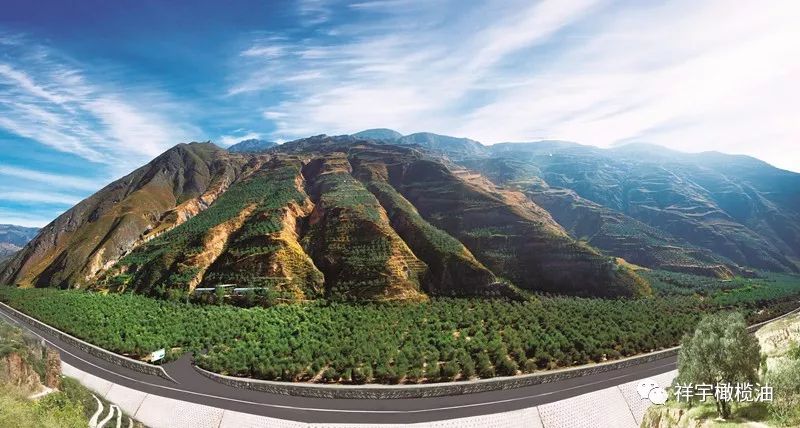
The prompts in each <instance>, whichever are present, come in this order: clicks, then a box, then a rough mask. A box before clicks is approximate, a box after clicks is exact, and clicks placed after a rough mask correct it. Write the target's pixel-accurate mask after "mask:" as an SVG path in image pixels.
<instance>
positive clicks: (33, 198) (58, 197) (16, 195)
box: [0, 191, 82, 207]
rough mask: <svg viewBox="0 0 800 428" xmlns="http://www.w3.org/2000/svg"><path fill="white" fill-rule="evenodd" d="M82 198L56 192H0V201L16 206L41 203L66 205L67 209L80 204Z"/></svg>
mask: <svg viewBox="0 0 800 428" xmlns="http://www.w3.org/2000/svg"><path fill="white" fill-rule="evenodd" d="M81 199H82V198H79V197H76V196H73V195H67V194H63V193H56V192H42V191H39V192H26V191H0V201H9V202H13V203H16V204H20V203H21V204H29V203H42V204H56V205H66V206H68V207H70V206H72V205H75V204H76V203H78V202H80V200H81Z"/></svg>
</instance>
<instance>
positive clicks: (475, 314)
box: [0, 272, 800, 383]
mask: <svg viewBox="0 0 800 428" xmlns="http://www.w3.org/2000/svg"><path fill="white" fill-rule="evenodd" d="M647 276H649V277H651V280H653V282H654V285H655V289H656V291H657V293H658V295H657V296H656V297H651V298H641V299H590V298H573V297H553V296H537V297H536V298H534V299H531V300H530V301H525V302H512V301H506V300H500V299H496V300H490V299H463V298H459V299H456V298H437V299H432V300H431V301H429V302H424V303H369V304H350V303H331V302H325V301H317V302H314V303H309V304H293V305H277V306H272V307H268V308H262V307H255V308H249V309H244V308H239V307H235V306H231V305H220V306H210V305H196V304H187V303H177V302H170V301H165V300H157V299H152V298H147V297H144V296H140V295H134V294H128V293H125V294H100V293H93V292H85V291H64V290H55V289H17V288H12V287H0V300H2V301H4V302H7V303H9V304H10V305H11V306H14V307H16V308H17V309H19V310H21V311H23V312H25V313H27V314H30V315H32V316H35V317H36V318H38V319H40V320H42V321H44V322H46V323H48V324H50V325H53V326H54V327H57V328H59V329H62V330H64V331H67V332H69V333H71V334H74V335H76V336H78V337H80V338H83V339H85V340H87V341H89V342H92V343H95V344H97V345H100V346H102V347H104V348H107V349H110V350H113V351H116V352H120V353H124V354H128V355H133V356H141V355H145V354H147V353H149V352H151V351H153V350H155V349H158V348H162V347H164V348H168V349H172V348H175V350H174V352H173V355H171V356H172V357H174V356H175V355H177V354H178V353H180V352H183V351H194V352H196V353H201V352H202V351H206V353H205V354H204V355H202V356H201V357H199V358H198V362H199V365H200V366H202V367H204V368H206V369H209V370H212V371H215V372H219V373H224V374H230V375H235V376H250V377H256V378H262V379H270V380H283V381H315V382H343V383H364V382H378V383H410V382H433V381H446V380H453V379H456V380H458V379H465V378H472V377H480V378H489V377H493V376H500V375H511V374H517V373H522V372H533V371H538V370H546V369H554V368H559V367H566V366H572V365H578V364H586V363H590V362H600V361H605V360H610V359H616V358H620V357H624V356H629V355H634V354H638V353H642V352H648V351H651V350H656V349H661V348H666V347H670V346H673V345H676V344H678V342H679V340H680V338H681V337H682V335H683V334H684V333H685V332H687V331H690V330H692V329H693V328H694V326H695V324H696V323H697V321H698V320H699V319H700V317H701V315H702V314H703V313H705V312H710V311H715V310H721V309H731V308H733V309H740V310H742V311H743V312H745V314H746V315H747V316H748V320H749V321H750V322H756V321H760V320H763V319H767V318H770V317H773V316H775V315H777V314H779V313H781V312H785V311H787V310H789V309H791V308H793V307H794V306H797V300H798V297H800V280H799V279H798V278H797V277H792V276H787V275H782V276H770V277H768V278H766V279H737V280H735V281H732V282H723V281H719V280H708V279H701V278H699V277H692V276H690V275H685V274H672V273H663V272H649V273H647ZM692 279H694V280H695V281H706V282H703V283H702V284H703V285H702V286H698V287H699V288H692V284H690V282H689V280H692ZM723 285H724V286H723ZM687 289H689V290H690V291H691V292H689V291H687ZM177 348H180V349H177Z"/></svg>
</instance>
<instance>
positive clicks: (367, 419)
mask: <svg viewBox="0 0 800 428" xmlns="http://www.w3.org/2000/svg"><path fill="white" fill-rule="evenodd" d="M0 316H1V317H2V318H5V319H7V320H9V322H12V323H14V324H17V325H19V326H20V327H21V328H24V329H26V330H28V331H31V332H32V333H34V334H36V335H37V336H39V337H41V338H42V339H43V340H45V341H46V342H47V343H48V344H50V346H52V347H53V348H55V349H57V350H58V351H59V352H60V354H61V359H62V360H63V361H65V362H66V363H68V364H70V365H72V366H74V367H76V368H78V369H80V370H82V371H84V372H87V373H91V374H93V375H95V376H98V377H100V378H103V379H105V380H107V381H109V382H113V383H116V384H119V385H122V386H126V387H128V388H131V389H135V390H139V391H142V392H146V393H149V394H155V395H160V396H165V397H169V398H174V399H177V400H183V401H189V402H194V403H199V404H204V405H207V406H213V407H218V408H222V409H228V410H233V411H237V412H244V413H251V414H255V415H261V416H269V417H272V418H280V419H289V420H294V421H301V422H312V423H320V422H324V423H395V424H408V423H417V422H427V421H434V420H442V419H452V418H462V417H469V416H477V415H483V414H491V413H500V412H507V411H511V410H518V409H523V408H527V407H533V406H538V405H540V404H545V403H549V402H552V401H558V400H563V399H566V398H570V397H573V396H576V395H580V394H585V393H588V392H592V391H596V390H599V389H604V388H609V387H612V386H616V385H619V384H622V383H626V382H631V381H634V380H638V379H643V378H647V377H650V376H654V375H657V374H660V373H664V372H667V371H670V370H674V369H675V367H676V357H666V358H663V359H660V360H656V361H652V362H649V363H644V364H640V365H637V366H633V367H628V368H624V369H618V370H614V371H610V372H606V373H599V374H595V375H589V376H583V377H578V378H574V379H567V380H563V381H558V382H552V383H545V384H540V385H533V386H528V387H523V388H517V389H509V390H499V391H490V392H481V393H475V394H466V395H456V396H446V397H432V398H414V399H385V400H359V399H348V400H344V399H335V400H334V399H326V398H307V397H294V396H287V395H276V394H268V393H264V392H257V391H251V390H247V389H239V388H233V387H229V386H226V385H222V384H220V383H217V382H215V381H213V380H211V379H208V378H206V377H204V376H202V375H200V374H199V373H197V372H196V371H195V370H194V368H192V366H191V356H188V355H186V356H184V357H183V358H181V359H180V360H178V361H175V362H172V363H168V364H165V365H164V369H166V371H167V373H168V374H169V375H170V376H171V377H172V378H173V379H175V381H176V382H177V384H176V383H172V382H169V381H167V380H165V379H162V378H160V377H157V376H150V375H146V374H142V373H139V372H135V371H132V370H129V369H126V368H123V367H119V366H116V365H113V364H111V363H108V362H106V361H105V360H101V359H99V358H97V357H94V356H92V355H89V354H87V353H86V352H83V351H81V350H80V349H77V348H75V347H73V346H71V345H69V344H67V343H64V342H62V341H60V340H58V339H56V338H54V337H52V336H50V335H49V334H47V333H46V332H44V331H41V330H40V329H39V328H38V327H33V326H31V325H29V324H27V323H20V322H17V320H16V319H15V318H13V317H12V316H11V314H10V313H9V312H8V311H7V310H6V309H5V308H2V307H1V306H0Z"/></svg>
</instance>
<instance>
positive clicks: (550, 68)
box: [229, 0, 800, 171]
mask: <svg viewBox="0 0 800 428" xmlns="http://www.w3.org/2000/svg"><path fill="white" fill-rule="evenodd" d="M317 5H318V6H319V4H317ZM351 9H352V10H356V11H357V12H358V13H360V14H362V15H360V16H361V20H360V21H358V22H345V23H342V24H337V23H338V22H339V21H337V20H336V17H335V16H334V15H331V14H330V9H326V10H328V12H329V15H328V17H327V19H326V20H325V24H324V25H325V26H326V27H325V28H326V29H327V30H328V32H327V33H326V34H328V36H327V37H312V38H309V39H302V40H299V41H295V42H292V43H290V42H288V41H286V40H283V41H282V42H281V43H282V44H281V45H280V46H281V56H280V59H279V60H275V59H274V58H272V57H269V55H267V58H265V57H258V56H249V57H239V60H238V61H237V64H236V66H237V67H236V69H237V70H241V69H244V70H246V71H245V73H243V74H238V75H236V76H235V78H236V83H235V84H234V85H232V86H231V88H230V90H229V94H231V95H245V94H247V93H251V92H258V91H267V90H268V91H281V92H283V93H286V94H288V97H286V98H284V99H283V100H282V101H281V102H278V103H277V104H274V103H273V104H267V105H264V106H263V108H264V116H265V118H266V119H268V120H271V121H273V123H274V124H275V126H276V127H277V130H276V132H275V133H274V135H273V136H272V138H278V137H284V138H296V137H302V136H305V135H310V134H317V133H322V132H324V133H328V134H336V133H347V132H352V131H356V130H360V129H363V128H371V127H391V128H395V129H397V130H399V131H401V132H414V131H420V130H429V131H434V132H441V133H447V134H453V135H459V136H469V137H472V138H475V139H478V140H481V141H484V142H486V143H494V142H500V141H520V140H522V141H530V140H535V139H539V138H555V139H565V140H573V141H579V142H582V143H586V144H594V145H599V146H610V145H614V144H619V143H620V142H625V141H646V142H653V143H658V144H662V145H666V146H669V147H672V148H676V149H681V150H690V151H701V150H719V151H723V152H733V153H744V154H750V155H754V156H756V157H760V158H762V159H764V160H767V161H768V162H771V163H773V164H776V165H778V166H781V167H784V168H790V169H793V170H798V171H800V152H799V151H797V150H793V144H794V143H795V141H796V140H797V139H798V137H800V121H798V120H796V118H793V117H792V116H793V115H795V114H796V112H797V111H800V80H798V79H797V76H800V44H798V43H797V42H796V41H797V40H800V27H798V26H797V24H796V23H797V22H798V20H800V3H797V2H794V1H791V0H783V1H775V2H771V3H770V4H769V6H768V7H767V6H765V5H763V4H756V3H747V2H745V3H737V4H736V6H735V7H733V6H732V5H731V3H730V2H727V1H721V0H710V1H705V2H694V1H688V0H679V1H673V2H669V3H662V4H654V3H639V4H632V5H626V6H625V7H622V6H620V5H619V4H614V3H609V2H606V1H590V0H585V1H583V0H573V1H541V2H535V3H529V2H519V3H516V2H498V3H491V4H486V5H474V4H471V5H470V7H464V6H463V4H462V3H454V2H425V3H419V2H417V3H413V4H406V3H405V2H403V1H391V0H387V1H374V2H373V1H367V2H364V3H360V4H352V5H351ZM273 43H274V42H273ZM258 46H261V45H258V44H256V45H254V47H251V50H253V49H258ZM270 46H272V45H270V44H269V42H264V44H263V48H264V49H269V47H270ZM266 52H269V50H267V51H266Z"/></svg>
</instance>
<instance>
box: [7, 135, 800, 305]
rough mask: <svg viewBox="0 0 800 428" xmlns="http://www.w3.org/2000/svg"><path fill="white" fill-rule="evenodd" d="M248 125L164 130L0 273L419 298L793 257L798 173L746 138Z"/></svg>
mask: <svg viewBox="0 0 800 428" xmlns="http://www.w3.org/2000/svg"><path fill="white" fill-rule="evenodd" d="M245 143H247V144H243V145H242V146H239V147H245V148H246V149H247V150H240V149H234V150H228V151H226V150H222V149H219V148H218V147H216V146H214V145H213V144H209V143H192V144H182V145H178V146H176V147H174V148H173V149H170V150H169V151H167V152H165V153H164V154H162V155H161V156H159V157H158V158H156V159H154V160H153V161H152V162H150V163H149V164H147V165H145V166H144V167H142V168H140V169H138V170H136V171H134V172H133V173H131V174H130V175H128V176H126V177H124V178H122V179H120V180H118V181H116V182H114V183H112V184H110V185H108V186H106V187H105V188H103V189H101V190H100V191H99V192H98V193H96V194H95V195H93V196H91V197H89V198H87V199H86V200H84V201H82V202H81V203H79V204H78V205H76V206H75V207H74V208H72V209H71V210H69V211H67V212H66V213H65V214H64V215H62V216H60V217H59V218H57V219H56V220H55V221H54V222H53V223H51V224H49V225H48V226H46V227H45V228H44V229H43V231H42V233H40V234H39V235H38V236H37V238H36V239H34V240H33V241H32V242H31V243H29V244H28V245H27V246H26V247H25V248H24V249H23V250H22V251H20V252H19V253H18V254H17V255H16V256H15V257H14V258H13V259H11V260H10V261H9V262H8V263H7V264H6V265H4V266H3V267H2V268H0V283H3V284H19V285H22V286H37V287H45V286H55V287H75V288H81V287H93V288H101V289H111V290H115V291H125V290H130V291H136V292H139V293H144V294H148V295H152V296H159V297H163V298H171V299H179V298H185V297H189V296H192V295H195V291H196V290H197V289H198V288H201V289H204V290H213V289H214V288H215V287H217V286H220V285H224V286H226V287H234V288H235V289H238V290H239V291H236V292H237V293H247V294H249V295H250V297H252V295H253V294H256V295H257V296H258V297H259V299H261V300H264V299H266V300H268V301H276V299H277V301H293V302H296V301H306V300H313V299H318V298H328V299H335V300H370V301H373V300H379V301H381V300H408V301H421V300H426V299H427V298H428V297H429V296H505V297H511V298H524V297H525V296H526V295H527V294H528V293H529V292H548V293H556V294H568V295H581V296H600V297H618V296H639V295H648V294H650V293H651V290H650V287H649V285H648V282H647V281H646V280H644V279H642V276H641V275H638V274H637V273H636V272H635V271H634V270H633V269H635V268H636V266H633V267H631V266H630V263H632V264H634V265H639V266H644V267H650V268H658V269H664V270H669V271H673V272H684V273H691V274H699V275H704V276H710V277H716V278H720V279H730V278H733V277H735V276H743V275H744V276H753V275H758V273H757V272H756V271H755V270H754V269H757V270H763V271H775V272H797V271H798V270H800V268H799V267H798V262H797V260H798V259H800V249H798V247H799V246H800V238H799V237H800V202H798V201H800V178H799V177H800V175H798V174H794V173H791V172H787V171H781V170H777V169H775V168H772V167H770V166H769V165H766V164H764V163H761V162H759V161H757V160H754V159H751V158H746V157H736V156H727V155H721V154H698V155H689V154H681V153H677V152H670V151H668V150H666V149H660V148H653V147H644V148H643V147H642V146H630V147H624V148H618V149H611V150H604V149H598V148H592V147H588V146H581V145H578V144H574V143H566V142H559V141H545V142H540V143H520V144H499V145H495V146H491V147H487V146H483V145H481V144H480V143H478V142H476V141H473V140H469V139H464V138H453V137H447V136H442V135H437V134H431V133H418V134H411V135H408V136H400V134H399V133H397V132H394V131H392V130H388V129H373V130H367V131H364V132H362V133H359V134H356V136H338V137H329V136H325V135H319V136H315V137H309V138H305V139H300V140H296V141H293V142H289V143H286V144H281V145H277V146H276V145H273V144H271V143H270V144H266V145H264V147H260V146H258V145H257V144H256V145H255V146H253V144H251V143H253V142H245ZM259 144H260V143H259ZM623 259H624V260H623ZM209 300H213V299H209ZM216 300H219V299H216ZM251 300H252V299H251Z"/></svg>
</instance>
